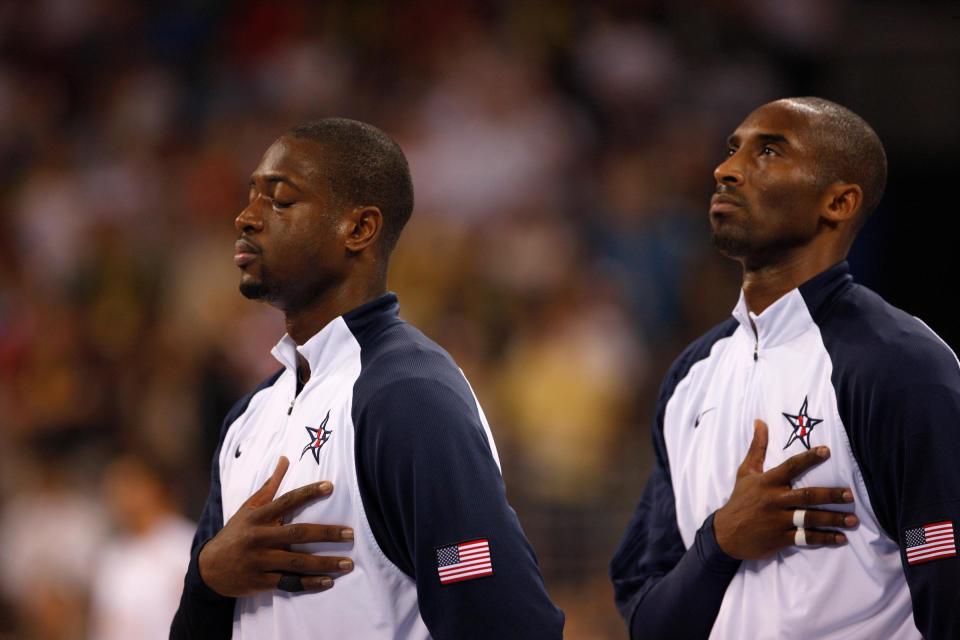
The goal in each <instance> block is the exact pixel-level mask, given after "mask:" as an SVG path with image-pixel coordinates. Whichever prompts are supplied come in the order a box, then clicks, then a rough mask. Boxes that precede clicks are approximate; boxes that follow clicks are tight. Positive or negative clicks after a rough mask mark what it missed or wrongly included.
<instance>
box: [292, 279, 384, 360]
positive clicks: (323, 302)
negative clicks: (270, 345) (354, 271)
mask: <svg viewBox="0 0 960 640" xmlns="http://www.w3.org/2000/svg"><path fill="white" fill-rule="evenodd" d="M386 292H387V283H386V281H385V280H378V281H376V282H356V281H348V282H345V283H344V284H343V285H342V286H340V287H337V288H335V289H332V290H330V291H326V292H324V293H322V294H320V295H318V296H317V297H316V298H315V299H314V300H313V301H312V302H311V303H309V304H307V305H304V306H303V307H300V308H298V309H295V310H285V311H284V316H285V323H286V329H287V334H289V336H290V337H291V338H293V341H294V342H296V343H297V344H298V345H302V344H303V343H305V342H306V341H307V340H309V339H310V338H312V337H313V336H314V335H316V334H317V332H318V331H320V330H321V329H323V328H324V327H325V326H327V325H328V324H330V321H332V320H333V319H334V318H336V317H338V316H342V315H343V314H345V313H347V312H348V311H350V310H351V309H356V308H357V307H359V306H360V305H362V304H363V303H365V302H369V301H370V300H373V299H374V298H377V297H379V296H382V295H383V294H384V293H386Z"/></svg>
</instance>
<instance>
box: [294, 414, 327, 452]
mask: <svg viewBox="0 0 960 640" xmlns="http://www.w3.org/2000/svg"><path fill="white" fill-rule="evenodd" d="M328 420H330V412H329V411H327V417H326V418H324V419H323V422H321V423H320V426H319V427H317V428H316V429H314V428H312V427H304V429H306V430H307V435H308V436H309V437H310V442H309V443H308V444H307V446H305V447H304V448H303V451H301V452H300V459H301V460H303V454H305V453H306V452H307V451H309V452H311V453H313V459H314V460H315V461H316V462H317V464H318V465H319V464H320V449H321V448H322V447H323V445H325V444H326V443H327V440H329V439H330V434H332V433H333V429H327V421H328Z"/></svg>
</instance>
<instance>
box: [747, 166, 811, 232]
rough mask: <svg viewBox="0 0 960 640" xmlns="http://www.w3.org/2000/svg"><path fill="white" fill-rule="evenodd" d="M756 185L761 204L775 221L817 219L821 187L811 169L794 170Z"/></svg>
mask: <svg viewBox="0 0 960 640" xmlns="http://www.w3.org/2000/svg"><path fill="white" fill-rule="evenodd" d="M756 187H757V205H758V208H759V209H761V210H763V211H765V212H767V213H768V215H769V219H770V220H771V221H776V222H779V223H785V224H787V225H790V226H793V225H794V224H803V223H805V221H806V220H814V219H815V216H814V215H813V209H814V207H815V206H816V204H817V195H818V188H817V183H816V180H815V178H814V176H812V175H810V174H809V173H807V172H801V171H794V172H791V173H789V174H787V175H784V176H781V177H779V178H778V179H775V180H769V181H767V182H764V183H762V184H758V185H756Z"/></svg>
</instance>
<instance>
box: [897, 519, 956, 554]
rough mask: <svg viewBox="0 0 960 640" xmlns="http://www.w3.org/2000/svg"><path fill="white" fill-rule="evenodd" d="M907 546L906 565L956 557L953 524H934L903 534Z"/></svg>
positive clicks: (949, 522) (946, 522)
mask: <svg viewBox="0 0 960 640" xmlns="http://www.w3.org/2000/svg"><path fill="white" fill-rule="evenodd" d="M903 539H904V541H905V542H906V545H907V564H921V563H923V562H930V561H931V560H938V559H940V558H951V557H953V556H955V555H957V539H956V537H955V536H954V534H953V522H951V521H950V520H947V521H945V522H934V523H932V524H925V525H923V526H922V527H916V528H915V529H907V530H905V531H904V532H903Z"/></svg>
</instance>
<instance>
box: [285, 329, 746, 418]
mask: <svg viewBox="0 0 960 640" xmlns="http://www.w3.org/2000/svg"><path fill="white" fill-rule="evenodd" d="M759 349H760V343H759V342H754V343H753V361H754V362H756V361H757V358H758V357H759V356H758V355H757V351H758V350H759ZM290 406H291V408H292V407H293V405H290Z"/></svg>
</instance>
